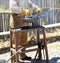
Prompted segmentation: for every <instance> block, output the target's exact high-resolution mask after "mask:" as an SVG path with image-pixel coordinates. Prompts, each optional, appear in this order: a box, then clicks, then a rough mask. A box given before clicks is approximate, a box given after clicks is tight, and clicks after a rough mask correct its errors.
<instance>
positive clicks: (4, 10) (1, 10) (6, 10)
mask: <svg viewBox="0 0 60 63" xmlns="http://www.w3.org/2000/svg"><path fill="white" fill-rule="evenodd" d="M0 12H10V10H9V9H4V8H1V9H0Z"/></svg>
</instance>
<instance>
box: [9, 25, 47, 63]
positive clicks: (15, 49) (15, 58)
mask: <svg viewBox="0 0 60 63" xmlns="http://www.w3.org/2000/svg"><path fill="white" fill-rule="evenodd" d="M34 29H35V30H37V43H36V44H35V43H34V44H27V45H23V46H18V45H17V41H16V37H15V42H14V44H15V47H13V46H12V45H13V42H12V33H16V32H22V31H28V30H34ZM40 29H41V30H42V33H43V43H44V49H45V55H46V63H48V51H47V43H46V36H45V28H44V27H42V26H28V27H22V28H18V29H11V30H10V43H11V56H12V55H13V54H15V55H14V56H13V57H12V58H11V63H14V62H16V63H18V61H19V56H18V54H20V53H23V52H30V51H34V50H37V52H38V59H39V60H41V59H42V57H41V55H42V53H41V43H40V42H39V30H40ZM33 45H37V46H38V48H36V49H30V50H25V51H21V49H22V48H23V47H24V48H27V47H29V46H33Z"/></svg>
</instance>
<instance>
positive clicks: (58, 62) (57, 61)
mask: <svg viewBox="0 0 60 63" xmlns="http://www.w3.org/2000/svg"><path fill="white" fill-rule="evenodd" d="M26 54H27V55H28V56H31V57H32V59H33V58H34V56H35V54H36V51H34V52H29V53H26ZM32 55H33V56H32ZM48 55H49V63H60V41H57V42H54V43H50V44H48ZM8 58H10V52H7V53H4V54H0V59H5V60H8ZM8 63H10V62H8ZM34 63H40V61H36V62H34ZM42 63H45V61H44V62H42Z"/></svg>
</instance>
